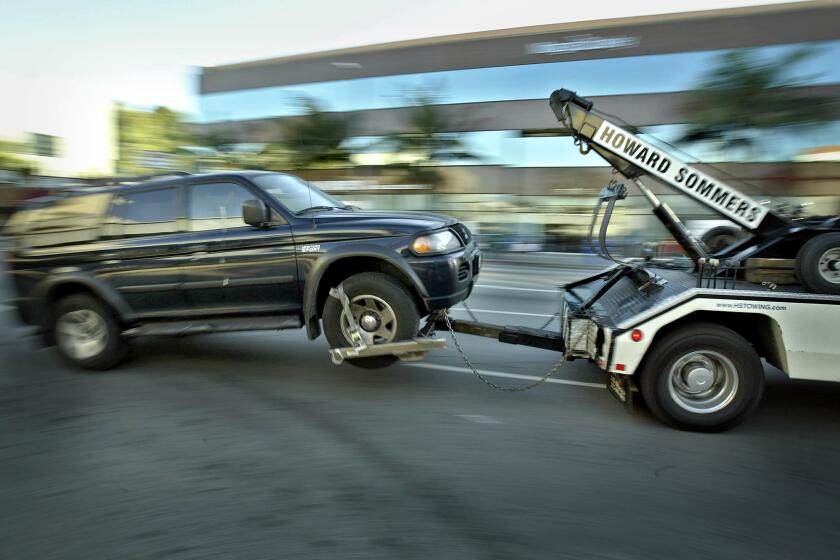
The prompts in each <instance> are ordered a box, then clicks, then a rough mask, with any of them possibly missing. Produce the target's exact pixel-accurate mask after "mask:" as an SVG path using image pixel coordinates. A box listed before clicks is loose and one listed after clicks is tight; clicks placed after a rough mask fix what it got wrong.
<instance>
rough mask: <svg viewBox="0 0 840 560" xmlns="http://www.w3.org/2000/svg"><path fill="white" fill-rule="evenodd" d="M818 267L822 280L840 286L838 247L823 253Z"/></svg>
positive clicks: (839, 248) (839, 249)
mask: <svg viewBox="0 0 840 560" xmlns="http://www.w3.org/2000/svg"><path fill="white" fill-rule="evenodd" d="M818 267H819V271H820V276H821V277H822V279H823V280H825V281H826V282H831V283H832V284H840V247H834V248H832V249H829V250H828V251H826V252H825V253H823V254H822V256H821V257H820V261H819V264H818Z"/></svg>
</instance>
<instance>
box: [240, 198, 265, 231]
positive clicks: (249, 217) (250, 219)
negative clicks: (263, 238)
mask: <svg viewBox="0 0 840 560" xmlns="http://www.w3.org/2000/svg"><path fill="white" fill-rule="evenodd" d="M242 219H243V220H244V221H245V223H246V224H248V225H250V226H254V227H256V228H264V227H266V226H268V225H269V224H270V223H271V216H270V214H269V209H268V206H267V205H266V204H265V202H262V201H261V200H246V201H245V202H243V203H242Z"/></svg>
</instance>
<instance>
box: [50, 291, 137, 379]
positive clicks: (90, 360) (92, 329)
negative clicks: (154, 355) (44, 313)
mask: <svg viewBox="0 0 840 560" xmlns="http://www.w3.org/2000/svg"><path fill="white" fill-rule="evenodd" d="M52 317H53V324H52V332H53V336H54V337H55V341H56V344H57V346H58V349H59V351H60V352H61V355H62V356H63V357H64V358H65V359H67V360H68V361H70V362H71V363H72V364H74V365H77V366H79V367H83V368H85V369H93V370H106V369H111V368H112V367H114V366H116V365H117V364H118V363H120V362H121V361H122V359H123V358H124V357H125V355H126V353H127V346H126V344H125V341H124V340H123V339H122V332H121V329H120V327H119V324H118V323H117V320H116V318H115V317H114V314H113V313H112V312H111V310H110V309H109V308H108V307H107V306H106V305H104V304H103V303H102V302H101V301H99V300H98V299H96V298H95V297H93V296H91V295H89V294H74V295H71V296H67V297H65V298H62V299H61V300H59V301H58V303H56V305H55V307H54V308H53V314H52Z"/></svg>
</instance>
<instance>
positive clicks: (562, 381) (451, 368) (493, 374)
mask: <svg viewBox="0 0 840 560" xmlns="http://www.w3.org/2000/svg"><path fill="white" fill-rule="evenodd" d="M402 365H404V366H406V367H413V368H425V369H436V370H440V371H453V372H457V373H469V374H472V370H470V369H468V368H465V367H458V366H445V365H442V364H429V363H425V362H422V363H421V362H418V363H405V364H402ZM478 373H480V374H481V375H486V376H487V377H504V378H507V379H522V380H524V381H537V380H538V379H540V378H539V377H536V376H533V375H521V374H518V373H507V372H504V371H490V370H486V369H480V370H478ZM546 382H547V383H557V384H558V385H575V386H577V387H590V388H593V389H606V388H607V386H606V385H604V384H601V383H588V382H586V381H572V380H571V379H554V378H551V377H549V378H548V379H546Z"/></svg>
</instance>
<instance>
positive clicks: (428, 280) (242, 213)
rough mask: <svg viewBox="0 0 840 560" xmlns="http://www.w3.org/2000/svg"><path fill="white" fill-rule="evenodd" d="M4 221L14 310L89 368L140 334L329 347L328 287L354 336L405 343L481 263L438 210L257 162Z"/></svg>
mask: <svg viewBox="0 0 840 560" xmlns="http://www.w3.org/2000/svg"><path fill="white" fill-rule="evenodd" d="M6 230H7V234H8V235H9V237H10V239H11V241H12V246H11V250H10V253H9V268H10V271H11V274H12V278H13V281H14V286H15V289H16V292H17V308H18V311H19V314H20V317H21V319H22V320H23V322H25V323H27V324H30V325H35V326H37V327H39V328H40V330H41V331H42V332H43V334H44V337H45V339H46V341H47V342H48V343H49V344H53V343H54V344H56V345H57V346H58V348H59V349H60V351H61V353H62V354H63V355H64V356H65V357H66V358H67V359H69V360H70V361H72V362H73V363H75V364H77V365H80V366H82V367H85V368H91V369H108V368H111V367H113V366H114V365H116V364H117V363H119V362H120V361H121V359H122V358H123V357H124V356H125V354H126V351H127V346H126V339H128V338H130V337H133V336H141V335H167V334H169V335H187V334H197V333H204V332H220V331H242V330H269V329H271V330H274V329H290V328H300V327H306V330H307V334H308V335H309V338H310V339H315V338H317V337H318V336H319V334H320V333H321V324H323V329H324V331H325V334H326V337H327V340H328V341H329V343H330V345H331V346H332V347H346V346H350V345H351V340H350V334H349V332H350V331H349V330H348V329H349V321H348V317H347V314H346V313H345V312H344V308H343V307H342V305H341V303H340V302H339V301H338V299H337V298H335V297H331V296H330V295H329V292H330V289H331V288H333V287H336V286H339V285H341V286H342V288H343V290H344V292H345V293H346V294H347V296H348V298H349V301H350V309H351V311H352V315H353V317H354V319H355V323H356V325H358V327H360V328H361V329H364V330H365V334H366V336H367V337H368V340H371V339H372V340H373V342H375V343H378V342H391V341H397V340H405V339H410V338H412V337H414V336H415V335H416V334H417V332H418V328H419V321H420V319H421V317H423V316H425V315H428V314H429V313H430V312H432V311H434V310H439V309H444V308H447V307H450V306H452V305H454V304H455V303H458V302H459V301H462V300H464V299H466V298H467V296H469V294H470V292H471V291H472V288H473V283H474V281H475V278H476V275H477V274H478V268H479V263H480V254H479V250H478V248H477V246H476V243H475V241H474V239H473V238H472V235H471V234H470V231H469V230H468V229H467V228H466V227H465V226H464V225H462V224H460V223H458V222H457V221H456V220H455V219H453V218H450V217H446V216H437V215H430V214H419V213H418V214H414V213H408V212H406V213H396V212H373V211H362V210H359V209H358V208H355V207H352V206H348V205H345V204H344V203H342V202H340V201H338V200H336V199H334V198H332V197H330V196H329V195H327V194H325V193H323V192H322V191H320V190H318V189H317V188H314V187H313V186H311V185H309V184H308V183H306V182H304V181H303V180H301V179H299V178H297V177H295V176H292V175H287V174H283V173H270V172H257V171H247V172H232V173H212V174H201V175H187V174H183V175H178V176H170V177H167V178H157V179H153V180H149V181H144V182H139V183H131V184H125V182H123V183H121V184H117V185H109V186H100V187H95V188H92V187H88V188H86V189H84V190H81V189H79V190H76V191H71V192H65V193H63V194H62V195H60V196H56V197H47V198H42V199H37V200H35V201H33V202H31V203H30V204H29V205H28V206H26V207H25V208H24V209H22V210H21V211H20V212H18V213H17V214H15V215H14V216H12V218H11V219H10V220H9V223H8V224H7V228H6ZM319 319H320V320H321V322H320V324H319ZM395 359H396V358H394V357H393V356H377V357H369V358H364V359H361V358H357V359H356V360H355V361H351V362H352V363H355V365H359V366H362V367H383V366H385V365H388V364H390V363H392V362H393V361H394V360H395Z"/></svg>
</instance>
